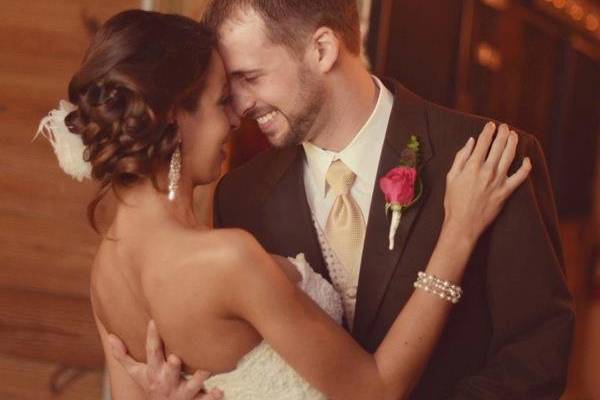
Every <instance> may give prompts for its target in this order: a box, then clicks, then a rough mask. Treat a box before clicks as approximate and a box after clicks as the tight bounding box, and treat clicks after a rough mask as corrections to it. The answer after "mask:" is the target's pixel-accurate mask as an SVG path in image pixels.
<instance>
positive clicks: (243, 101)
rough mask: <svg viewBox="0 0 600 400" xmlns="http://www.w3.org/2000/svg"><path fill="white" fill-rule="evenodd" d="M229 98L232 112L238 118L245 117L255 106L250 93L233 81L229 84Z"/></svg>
mask: <svg viewBox="0 0 600 400" xmlns="http://www.w3.org/2000/svg"><path fill="white" fill-rule="evenodd" d="M231 97H232V101H231V104H232V107H233V110H234V111H235V113H236V114H237V115H238V117H245V116H246V114H247V113H248V112H249V111H250V110H252V109H253V108H254V106H255V105H256V99H255V98H254V96H252V94H251V93H250V91H248V90H245V89H244V88H243V87H242V84H240V83H238V82H235V81H233V82H232V83H231Z"/></svg>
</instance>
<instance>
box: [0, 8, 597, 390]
mask: <svg viewBox="0 0 600 400" xmlns="http://www.w3.org/2000/svg"><path fill="white" fill-rule="evenodd" d="M217 1H218V0H217ZM359 4H360V5H361V8H362V9H364V10H366V11H368V10H369V9H371V7H370V6H372V13H371V17H370V18H369V16H368V15H366V16H365V18H364V19H363V25H365V26H366V25H367V24H368V23H369V22H370V25H371V29H370V34H369V35H368V47H367V50H368V51H367V53H368V55H369V57H370V61H371V64H372V65H373V68H374V69H375V70H376V71H377V72H378V73H380V74H381V75H387V76H393V77H395V78H397V79H399V80H400V81H401V82H403V83H405V84H406V85H407V86H408V87H409V88H410V89H412V90H414V91H416V92H417V93H419V94H420V95H422V96H424V97H426V98H428V99H430V100H433V101H436V102H439V103H441V104H444V105H447V106H450V107H454V108H459V109H462V110H464V111H469V112H474V113H479V114H483V115H487V116H490V117H494V118H497V119H499V120H502V121H506V122H509V123H511V124H513V125H515V126H518V127H520V128H524V129H525V130H527V131H529V132H531V133H533V134H535V135H536V136H537V137H538V138H539V139H540V141H541V143H542V145H543V147H544V149H545V151H546V154H547V156H548V164H549V167H550V171H551V175H552V179H553V183H554V187H555V193H556V196H557V202H558V206H559V210H560V217H561V226H562V234H563V239H564V245H565V251H566V255H567V271H568V279H569V284H570V286H571V288H572V290H573V291H574V293H575V297H576V304H577V311H578V320H577V335H576V346H575V350H574V354H573V361H572V368H571V376H570V385H569V391H568V392H567V394H566V395H565V398H566V399H581V400H584V399H600V262H599V257H600V238H599V234H598V232H599V230H600V229H599V227H600V206H599V204H600V190H599V188H600V177H599V176H598V171H599V158H598V146H599V144H600V143H599V141H598V136H599V133H600V27H599V25H600V11H599V9H600V1H596V0H522V1H518V0H513V1H510V0H443V1H437V0H372V1H370V0H359ZM204 5H205V2H204V0H170V1H167V0H161V1H142V0H103V1H93V0H27V1H25V0H0V399H1V400H5V399H6V400H13V399H15V400H21V399H36V400H37V399H100V398H101V392H102V380H103V378H102V367H103V357H102V353H101V349H100V345H99V341H98V338H97V335H96V331H95V327H94V325H93V322H92V319H91V314H90V307H89V298H88V280H89V265H90V261H91V258H92V256H93V253H94V249H95V246H96V245H97V243H98V240H99V238H98V236H97V235H96V234H95V233H94V232H93V231H92V230H91V229H90V228H89V226H88V224H87V222H86V220H85V204H86V203H87V201H88V200H89V198H90V196H91V195H92V194H93V191H94V187H93V185H92V184H90V183H83V184H80V183H77V182H74V181H71V180H69V179H68V178H67V177H65V176H64V175H63V174H62V172H61V171H60V169H59V167H58V166H57V163H56V161H55V158H54V155H53V153H52V151H51V148H50V147H49V146H48V144H47V143H46V142H45V141H44V140H42V139H40V140H38V141H36V142H33V143H31V138H32V137H33V135H34V133H35V131H36V129H37V124H38V122H39V120H40V118H41V117H43V116H44V115H45V114H46V113H47V111H48V110H49V109H51V108H52V107H54V106H56V104H57V102H58V99H60V98H64V97H65V96H66V86H67V83H68V81H69V78H70V76H71V74H72V72H73V71H74V70H75V69H76V68H77V65H78V64H79V62H80V61H81V58H82V55H83V52H84V50H85V48H86V46H87V43H88V40H89V38H90V35H91V34H92V32H93V31H94V30H95V29H97V27H98V26H99V24H101V23H102V22H103V21H105V20H106V19H107V18H108V17H109V16H111V15H113V14H115V13H116V12H118V11H121V10H124V9H127V8H133V7H135V8H139V7H149V6H153V7H156V8H158V9H160V10H162V11H171V12H182V13H185V14H187V15H189V16H194V17H197V16H198V15H200V13H201V10H202V8H203V7H204ZM263 146H264V141H263V140H262V139H261V138H260V136H258V135H257V134H256V131H255V129H253V127H252V125H247V126H246V129H244V131H243V133H242V134H240V135H238V136H237V139H236V141H235V142H234V143H233V146H232V149H231V159H230V162H231V163H232V164H233V165H236V164H239V163H241V162H243V161H244V160H246V159H248V158H249V157H251V156H252V155H253V154H254V153H255V152H256V151H258V150H259V149H260V148H262V147H263ZM197 197H198V210H199V213H200V215H208V214H209V210H210V188H203V189H201V190H199V191H198V194H197ZM107 208H109V207H107V206H106V205H105V206H103V207H102V209H101V214H104V215H107V214H108V215H109V213H110V210H109V209H107ZM524 279H535V277H524Z"/></svg>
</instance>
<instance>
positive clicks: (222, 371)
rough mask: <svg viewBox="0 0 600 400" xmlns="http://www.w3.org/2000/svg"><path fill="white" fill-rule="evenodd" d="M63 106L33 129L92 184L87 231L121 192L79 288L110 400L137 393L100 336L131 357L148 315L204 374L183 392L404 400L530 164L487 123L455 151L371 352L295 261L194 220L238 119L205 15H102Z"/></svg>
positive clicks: (138, 353) (190, 366) (334, 299)
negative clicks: (430, 234) (118, 341)
mask: <svg viewBox="0 0 600 400" xmlns="http://www.w3.org/2000/svg"><path fill="white" fill-rule="evenodd" d="M69 100H70V102H71V103H72V105H68V104H64V105H63V106H64V108H63V110H62V114H61V112H58V111H56V112H55V113H51V115H50V117H49V119H47V120H45V122H44V124H43V127H46V128H48V130H47V131H46V134H47V137H48V138H49V139H50V140H51V141H52V143H53V144H54V145H55V148H56V152H57V155H58V156H59V161H60V163H61V166H62V167H63V168H64V169H65V170H66V171H67V172H69V173H70V174H72V175H74V176H78V177H82V176H90V177H91V178H93V179H94V180H96V181H97V182H99V186H100V188H99V192H98V195H97V196H96V198H95V199H94V200H93V201H92V202H91V203H90V205H89V207H88V215H89V218H90V221H91V224H92V226H93V227H94V228H96V223H95V209H96V207H97V205H98V203H99V202H100V200H101V199H102V198H103V196H104V195H105V194H107V193H108V192H109V191H113V192H114V193H115V194H116V197H117V198H118V199H119V203H118V207H117V210H116V214H115V216H114V219H113V220H112V223H111V224H110V227H109V228H108V230H107V232H106V233H105V235H104V239H103V241H102V243H101V244H100V246H99V249H98V252H97V255H96V257H95V260H94V263H93V267H92V282H91V300H92V305H93V311H94V316H95V318H96V323H97V327H98V331H99V333H100V337H101V339H102V344H103V346H104V350H105V353H106V358H107V365H108V369H109V373H110V379H111V384H112V390H113V397H114V398H115V399H128V400H129V399H141V398H145V393H144V392H143V391H142V389H141V388H139V386H138V385H137V384H136V383H135V382H134V381H133V380H132V379H131V378H130V376H129V375H128V374H127V372H126V371H125V369H123V367H122V366H121V365H120V364H119V363H118V362H117V360H116V359H115V358H114V356H113V355H112V354H111V352H110V340H109V333H111V334H115V335H117V336H119V337H120V338H122V339H123V341H124V342H125V344H126V346H127V348H128V349H129V351H130V353H131V355H132V356H133V357H134V358H135V359H137V360H141V361H143V360H145V357H146V352H145V345H144V343H145V335H146V326H147V325H148V323H149V321H150V320H154V321H155V324H156V327H157V328H158V330H159V331H160V332H161V335H162V337H163V338H164V341H165V346H166V349H167V350H168V352H170V353H175V354H179V355H182V356H183V357H182V360H183V364H184V368H185V371H186V372H187V373H190V374H193V373H194V371H198V370H209V371H213V372H214V375H213V376H212V377H211V378H210V379H208V380H206V381H205V382H204V384H205V386H206V388H207V390H210V389H213V390H212V391H210V392H208V393H206V394H204V395H202V394H199V395H198V397H195V398H204V399H208V398H218V397H219V396H220V395H221V394H220V393H219V391H218V390H217V389H216V388H217V387H218V388H220V389H221V390H223V391H224V395H225V398H227V399H232V400H237V399H270V398H272V399H290V400H296V399H321V398H335V399H348V400H351V399H398V398H405V397H407V395H408V394H409V393H410V391H411V388H412V387H413V385H414V384H415V383H416V382H417V381H418V378H419V376H420V373H421V372H422V370H423V368H424V367H425V365H426V363H427V361H428V358H429V356H430V354H431V352H432V350H433V348H434V346H435V344H436V342H437V340H438V338H439V336H440V334H441V332H442V330H443V327H444V323H445V321H446V318H447V317H448V314H449V312H450V310H451V308H452V304H453V302H455V301H458V299H459V298H460V294H461V290H460V288H459V287H458V286H456V284H458V283H460V281H461V278H462V276H463V273H464V269H465V266H466V264H467V261H468V258H469V256H470V254H471V251H472V249H473V247H474V245H475V243H476V241H477V239H478V237H479V236H480V235H481V233H482V232H483V231H484V229H485V228H486V227H487V226H488V225H489V224H490V223H491V221H492V220H493V219H494V218H495V217H496V215H497V214H498V213H499V211H500V209H501V207H502V204H503V203H504V201H505V200H506V199H507V197H508V196H509V195H510V194H511V193H512V192H513V191H514V190H515V189H516V188H517V187H518V186H519V185H520V184H521V183H522V182H523V181H524V180H525V179H526V177H527V175H528V173H529V171H530V169H531V165H530V163H529V161H528V160H526V161H524V163H523V165H522V166H521V167H520V168H519V169H518V170H517V172H515V173H514V175H512V176H510V177H508V176H507V172H508V168H509V166H510V165H511V163H512V161H513V159H514V157H515V148H516V142H517V137H516V135H515V134H510V135H508V134H498V135H496V138H495V139H494V132H495V127H494V125H493V124H491V123H490V124H488V125H487V126H486V127H485V128H484V130H483V132H482V134H481V135H480V137H479V138H478V139H477V140H474V139H470V140H469V141H468V142H467V143H466V144H465V145H464V147H463V148H462V149H461V150H460V151H459V152H458V153H457V155H456V158H455V161H454V163H453V165H452V168H451V170H450V171H449V173H448V177H447V188H446V195H445V201H444V206H445V212H446V214H445V220H444V223H443V226H442V229H441V232H440V235H439V239H438V242H437V245H436V247H435V250H434V251H433V254H432V255H431V258H430V261H429V263H428V264H427V265H426V266H424V267H425V270H424V274H422V275H421V276H419V277H415V279H416V280H417V282H416V286H417V287H418V288H419V289H417V290H415V292H414V293H413V295H412V297H411V298H410V300H409V301H408V303H407V304H406V306H405V307H404V309H403V310H402V311H401V313H400V314H399V315H398V317H397V319H396V321H395V323H394V324H393V326H392V328H391V329H390V331H389V333H388V334H387V336H386V337H385V339H384V341H383V343H382V344H381V345H380V346H379V348H378V349H377V351H376V353H375V354H369V353H367V352H366V351H364V350H363V349H362V348H361V347H360V346H359V345H358V344H357V343H355V342H354V341H353V339H352V338H351V336H350V335H349V334H348V333H347V332H346V331H345V330H344V329H343V328H342V327H341V326H340V321H341V316H342V306H341V302H340V299H339V296H338V295H337V293H336V292H335V291H334V290H333V288H332V287H331V285H330V284H329V283H328V282H327V281H325V280H324V279H323V278H321V276H320V275H318V274H316V273H314V272H313V271H312V270H311V268H310V266H309V265H308V264H307V263H306V261H305V260H304V258H303V256H302V255H299V256H297V257H296V258H293V259H284V258H281V257H276V256H271V255H269V254H267V253H266V252H265V250H264V249H263V248H262V247H261V246H260V245H259V243H258V242H257V241H256V240H255V239H254V238H253V237H252V236H251V235H250V234H249V233H247V232H244V231H242V230H237V229H223V230H214V229H210V228H209V227H207V226H204V225H203V224H201V223H199V222H198V221H197V219H196V218H195V216H194V212H193V206H192V205H193V196H192V192H193V189H194V188H195V187H196V186H198V185H202V184H206V183H209V182H212V181H214V180H216V179H217V178H218V177H219V173H220V166H221V162H222V161H223V159H224V152H223V146H224V145H225V142H226V141H227V140H228V137H229V135H230V133H231V131H232V130H235V128H237V127H238V125H239V120H238V119H237V117H236V116H235V114H234V113H233V112H232V110H231V108H230V105H229V103H228V100H229V96H228V85H227V81H226V77H225V72H224V67H223V64H222V61H221V59H220V57H219V56H218V54H217V53H216V52H215V51H213V42H212V38H211V35H210V33H209V32H207V31H206V30H205V29H204V28H203V27H202V25H200V24H198V23H197V22H195V21H193V20H190V19H188V18H185V17H181V16H175V15H165V14H159V13H153V12H144V11H127V12H124V13H121V14H118V15H116V16H114V17H113V18H111V19H110V20H109V21H108V22H107V23H106V24H105V25H104V26H103V27H102V28H101V30H100V31H99V32H98V34H97V35H96V36H95V38H94V39H93V42H92V43H91V46H90V47H89V49H88V51H87V53H86V55H85V59H84V62H83V64H82V66H81V68H80V69H79V71H77V73H76V74H75V75H74V76H73V78H72V80H71V82H70V85H69ZM61 115H62V116H64V115H66V118H64V119H63V118H62V117H61ZM65 124H66V126H67V127H68V132H66V128H65ZM61 127H62V128H63V129H62V130H61ZM78 141H79V144H80V150H81V151H79V153H77V151H75V150H76V144H77V142H78ZM65 148H66V149H67V150H69V149H70V151H75V158H72V159H71V160H68V159H67V157H66V156H65V154H64V151H65ZM84 160H85V161H84ZM69 161H70V162H69ZM486 170H488V171H489V170H494V171H496V172H497V176H498V177H500V178H499V179H495V180H490V179H488V177H489V175H487V174H486V172H485V171H486ZM239 201H240V202H243V201H244V199H243V198H241V199H239ZM290 212H293V210H290ZM282 223H285V221H282ZM298 251H299V252H301V251H302V249H298ZM421 288H422V289H424V290H420V289H421ZM448 300H452V301H448ZM150 327H151V329H156V327H154V326H153V325H152V324H151V325H150ZM202 380H203V376H202V374H201V373H198V372H197V373H196V374H194V375H193V376H192V377H191V378H190V380H189V381H188V382H187V383H185V384H184V385H182V386H181V388H180V390H182V391H186V390H187V391H188V393H187V394H188V395H189V398H191V397H192V396H194V395H195V393H196V392H197V391H198V389H199V386H201V385H202ZM182 394H185V393H183V392H182Z"/></svg>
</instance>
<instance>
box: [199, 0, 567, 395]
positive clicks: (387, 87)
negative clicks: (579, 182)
mask: <svg viewBox="0 0 600 400" xmlns="http://www.w3.org/2000/svg"><path fill="white" fill-rule="evenodd" d="M300 3H301V4H300ZM209 21H210V23H211V24H212V26H213V28H214V29H215V31H216V32H217V33H218V40H219V42H218V43H219V53H220V54H221V56H222V57H223V59H224V62H225V65H226V68H227V71H228V74H229V77H230V84H231V92H232V98H233V106H234V107H235V110H236V112H237V113H238V114H239V115H241V116H244V117H247V118H253V119H256V120H257V122H258V124H259V127H260V129H261V130H262V131H263V133H264V134H265V135H266V136H267V138H268V139H269V141H270V142H271V143H272V144H273V146H274V148H273V149H271V150H269V151H267V152H265V153H263V154H261V155H259V156H258V157H256V158H255V159H254V160H252V161H250V162H249V163H247V164H246V165H244V166H243V167H241V168H239V169H236V170H234V171H232V172H230V173H229V174H228V175H227V176H225V177H224V178H223V180H222V181H221V182H220V184H219V186H218V188H217V191H216V195H215V211H214V216H215V224H216V226H217V227H239V228H243V229H246V230H248V231H250V232H251V233H253V234H254V235H255V236H256V237H257V238H258V240H259V241H260V242H261V243H262V245H263V246H264V247H265V248H266V249H267V250H268V251H270V252H272V253H275V254H281V255H285V256H293V255H296V254H297V253H299V252H303V253H305V255H306V258H307V259H308V261H309V262H310V264H311V265H312V266H313V268H315V270H316V271H318V272H319V273H321V274H322V275H323V276H325V277H326V278H327V279H329V280H330V281H331V282H332V283H333V285H334V286H335V287H336V289H338V291H340V293H341V295H342V297H343V301H344V306H345V317H346V318H345V321H346V327H347V329H348V330H349V331H350V332H351V334H352V335H353V336H354V338H355V339H356V340H357V341H358V342H359V343H360V344H361V345H362V346H363V347H364V348H365V349H367V350H368V351H371V352H373V351H375V349H376V348H377V346H378V345H379V344H380V342H381V341H382V339H383V337H384V336H385V334H386V332H387V331H388V329H389V328H390V325H391V324H392V322H393V321H394V319H395V317H396V316H397V314H398V313H399V311H400V310H401V309H402V307H403V306H404V304H405V303H406V301H407V299H408V298H409V296H410V294H411V293H412V291H413V282H414V281H415V278H416V277H417V271H419V270H421V269H423V268H424V267H425V266H426V264H427V262H428V259H429V256H430V255H431V253H432V251H433V247H434V245H435V243H436V240H437V235H438V232H439V230H440V227H441V224H442V221H443V219H444V208H443V198H444V190H445V176H446V173H447V172H448V170H449V168H450V165H451V164H452V160H453V157H454V155H455V153H456V151H457V150H458V149H459V148H460V147H461V146H462V145H463V144H464V143H465V142H466V140H467V138H468V137H469V136H476V135H478V134H479V132H480V131H481V130H482V128H483V126H484V124H485V122H486V121H485V120H484V119H481V118H478V117H474V116H471V115H466V114H461V113H458V112H455V111H452V110H448V109H445V108H442V107H440V106H437V105H435V104H432V103H429V102H427V101H425V100H423V99H421V98H419V97H418V96H416V95H414V94H413V93H410V92H409V91H407V90H406V89H405V88H403V87H402V86H400V85H399V84H398V83H396V82H394V81H390V80H384V81H383V82H382V81H380V80H379V79H378V78H376V77H373V76H371V75H370V73H369V72H368V71H367V69H366V68H365V67H364V65H363V63H362V62H361V59H360V56H359V54H360V35H359V22H358V13H357V9H356V2H355V0H311V1H303V2H298V1H293V0H288V1H284V0H279V1H275V0H272V1H268V0H262V1H258V0H219V1H215V2H213V6H212V8H211V10H210V11H209ZM499 129H502V130H506V129H508V128H507V127H506V126H505V125H503V126H501V127H500V128H499ZM412 135H414V136H416V137H417V138H418V141H419V143H420V157H419V164H420V172H419V173H420V176H421V178H422V182H423V193H422V196H421V197H420V199H419V200H418V201H417V202H416V203H415V204H414V205H413V206H412V207H410V208H408V209H407V210H406V211H405V212H404V213H403V216H402V219H401V222H400V225H399V228H398V231H397V234H396V238H395V246H394V248H393V249H392V250H389V248H388V232H389V224H390V221H389V218H388V217H387V216H386V213H385V199H384V195H383V193H382V192H381V191H380V189H379V185H378V180H379V179H380V178H381V177H382V176H384V175H385V174H386V173H387V172H388V171H390V170H391V169H392V168H394V167H396V166H398V165H399V162H400V159H401V155H402V152H403V150H404V149H405V148H406V146H407V144H408V143H409V139H410V137H411V136H412ZM518 151H519V158H522V157H524V156H529V157H530V158H531V160H532V164H533V171H532V173H531V175H530V178H529V182H528V183H527V184H525V185H522V186H521V187H520V188H519V189H518V191H517V192H516V193H515V194H514V195H513V196H512V197H511V198H510V199H509V201H508V203H507V204H506V205H505V208H504V210H503V212H502V214H501V215H500V216H499V217H498V219H497V221H496V222H495V223H494V225H492V226H491V228H490V229H489V231H488V232H487V233H486V234H485V235H484V236H483V237H482V238H481V240H480V242H479V244H478V246H477V248H476V250H475V251H474V253H473V256H472V257H471V260H470V262H469V266H468V267H467V272H466V274H465V277H464V280H463V282H462V287H463V290H464V296H463V299H462V300H461V302H460V303H459V304H458V305H456V306H455V308H454V310H453V313H452V315H451V317H450V319H449V321H448V323H447V326H446V330H445V334H444V335H443V336H442V337H441V339H440V343H439V345H438V346H437V349H436V351H435V352H434V354H433V355H432V358H431V361H430V363H429V365H428V367H427V368H426V370H425V371H424V373H423V375H422V379H421V381H420V384H419V385H418V386H417V387H416V388H415V389H414V391H413V394H412V397H411V398H413V399H428V400H429V399H442V398H444V399H506V398H510V399H514V398H519V399H520V398H523V399H557V398H558V397H560V395H561V393H562V392H563V389H564V386H565V378H566V370H567V359H568V355H569V350H570V345H571V336H572V329H573V312H572V309H571V297H570V295H569V292H568V290H567V286H566V284H565V276H564V268H563V264H562V261H563V260H562V250H561V244H560V239H559V235H558V224H557V218H556V212H555V208H554V204H553V199H552V194H551V190H550V186H549V180H548V175H547V170H546V166H545V162H544V157H543V154H542V152H541V150H540V146H539V144H538V142H537V141H536V140H535V139H534V138H533V137H532V136H530V135H527V134H525V133H521V134H520V142H519V149H518ZM520 161H521V160H518V161H517V162H516V164H520ZM340 175H342V176H343V178H342V179H341V181H344V182H345V183H346V186H345V187H344V188H342V189H340V187H341V186H340V185H341V184H340V182H337V181H339V180H340V179H339V176H340ZM342 193H346V194H348V196H347V198H348V199H349V200H348V201H346V202H338V201H336V200H338V196H340V195H341V194H342ZM341 203H342V204H341ZM344 213H345V214H346V215H351V216H352V218H349V219H348V220H347V221H346V222H345V224H346V225H344V223H343V221H340V220H339V218H338V216H339V215H340V214H344ZM336 218H337V219H336ZM348 232H353V233H354V234H353V235H350V236H349V235H348ZM336 259H337V260H338V261H340V262H341V264H342V266H343V268H339V263H337V264H336V262H335V260H336ZM336 265H337V266H336ZM415 323H418V321H415Z"/></svg>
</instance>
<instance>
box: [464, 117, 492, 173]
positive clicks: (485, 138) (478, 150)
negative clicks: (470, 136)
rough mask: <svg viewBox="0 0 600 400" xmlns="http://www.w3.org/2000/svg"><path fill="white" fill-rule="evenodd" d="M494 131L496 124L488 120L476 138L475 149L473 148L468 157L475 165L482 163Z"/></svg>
mask: <svg viewBox="0 0 600 400" xmlns="http://www.w3.org/2000/svg"><path fill="white" fill-rule="evenodd" d="M495 131H496V124H494V123H493V122H491V121H490V122H488V123H487V124H486V125H485V127H484V128H483V131H482V132H481V134H480V135H479V138H477V144H476V145H475V149H473V154H472V155H471V157H470V158H469V162H472V163H475V164H476V165H481V164H482V163H483V161H484V160H485V156H486V155H487V153H488V149H489V148H490V144H492V139H493V137H494V132H495Z"/></svg>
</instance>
